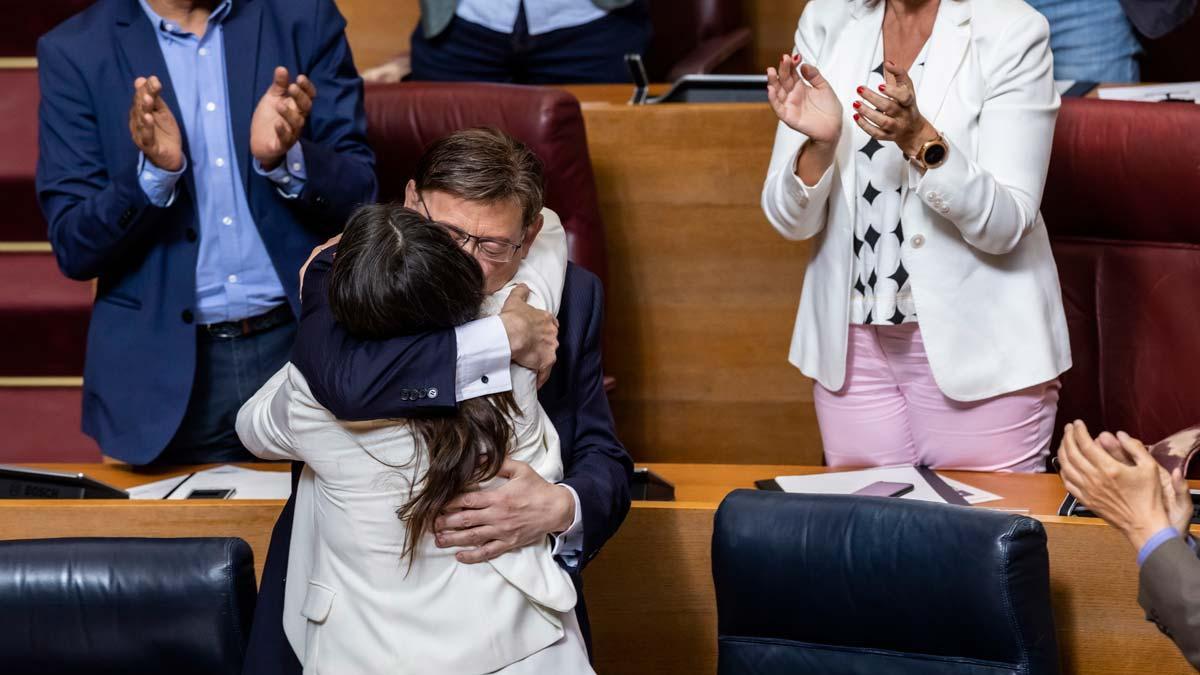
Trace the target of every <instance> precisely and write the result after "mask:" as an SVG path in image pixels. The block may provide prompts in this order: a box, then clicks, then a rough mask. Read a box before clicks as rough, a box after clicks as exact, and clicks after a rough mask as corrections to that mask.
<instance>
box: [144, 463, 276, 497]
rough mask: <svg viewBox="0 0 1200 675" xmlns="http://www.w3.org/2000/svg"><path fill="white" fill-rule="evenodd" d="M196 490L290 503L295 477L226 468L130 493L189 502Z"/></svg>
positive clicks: (168, 481) (195, 474)
mask: <svg viewBox="0 0 1200 675" xmlns="http://www.w3.org/2000/svg"><path fill="white" fill-rule="evenodd" d="M194 490H233V494H232V495H230V497H229V498H230V499H287V498H288V496H290V495H291V494H292V475H291V474H290V473H288V472H287V471H258V470H255V469H243V468H242V467H240V466H233V465H230V464H224V465H222V466H218V467H213V468H211V469H206V470H204V471H197V472H196V473H193V474H188V475H184V476H175V477H174V478H168V479H166V480H160V481H157V482H154V483H149V484H147V485H139V486H137V487H135V488H131V489H130V490H129V498H130V499H187V498H188V495H190V494H191V493H192V492H193V491H194Z"/></svg>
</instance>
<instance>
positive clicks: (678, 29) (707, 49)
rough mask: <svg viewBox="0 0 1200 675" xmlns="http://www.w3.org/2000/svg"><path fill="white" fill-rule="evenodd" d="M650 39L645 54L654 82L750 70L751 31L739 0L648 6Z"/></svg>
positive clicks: (659, 2)
mask: <svg viewBox="0 0 1200 675" xmlns="http://www.w3.org/2000/svg"><path fill="white" fill-rule="evenodd" d="M650 21H651V23H652V24H653V29H654V36H653V38H651V41H650V50H649V53H648V54H646V72H647V74H648V75H649V76H650V80H651V81H652V82H674V81H675V80H677V79H679V78H680V77H683V76H684V75H688V74H692V73H712V72H750V71H752V70H753V64H752V63H751V62H750V50H749V47H750V41H751V31H750V28H749V27H748V26H747V25H746V23H745V19H744V16H743V12H742V2H741V0H688V2H678V1H676V2H662V1H661V0H658V1H654V0H652V1H651V2H650Z"/></svg>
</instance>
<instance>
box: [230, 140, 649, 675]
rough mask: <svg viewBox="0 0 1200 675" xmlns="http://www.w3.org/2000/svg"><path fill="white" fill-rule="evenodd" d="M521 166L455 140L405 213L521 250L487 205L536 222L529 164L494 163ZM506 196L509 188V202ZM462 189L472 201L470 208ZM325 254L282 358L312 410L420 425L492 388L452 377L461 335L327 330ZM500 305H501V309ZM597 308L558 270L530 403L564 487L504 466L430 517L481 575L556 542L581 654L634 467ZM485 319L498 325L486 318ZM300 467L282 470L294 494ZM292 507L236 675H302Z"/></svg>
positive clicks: (586, 277)
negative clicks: (305, 389)
mask: <svg viewBox="0 0 1200 675" xmlns="http://www.w3.org/2000/svg"><path fill="white" fill-rule="evenodd" d="M497 137H499V140H498V138H497ZM455 141H458V142H455ZM481 149H482V150H484V151H483V152H480V150H481ZM529 154H531V153H528V150H527V149H525V148H524V146H521V145H520V144H519V143H516V142H515V141H512V140H511V139H508V138H507V137H504V136H503V135H502V134H499V133H498V132H490V131H483V132H481V131H479V130H474V131H470V132H460V133H459V134H456V135H455V136H452V137H449V138H448V139H443V140H442V141H439V142H438V143H435V144H434V146H432V147H431V148H430V149H429V151H427V153H426V155H425V157H424V158H423V159H422V161H421V163H420V164H419V165H418V168H417V175H416V177H415V179H414V180H413V181H411V182H410V183H409V189H408V194H407V196H406V200H405V203H406V205H407V206H409V207H410V208H414V209H422V210H424V211H427V212H428V215H429V216H430V217H431V218H433V219H435V220H437V221H438V222H443V223H448V224H449V225H451V226H455V227H457V228H460V229H459V233H465V234H468V235H471V239H468V240H467V241H466V243H465V244H464V246H467V247H471V248H469V249H468V250H471V251H472V252H473V253H474V254H475V255H476V256H477V258H480V257H481V256H483V257H486V255H487V252H486V251H483V250H482V248H481V246H482V244H478V243H477V242H476V245H473V244H472V242H474V241H475V238H477V237H479V236H483V237H484V239H485V240H487V239H489V238H492V240H493V241H496V239H495V237H497V235H498V234H502V233H503V231H504V230H505V229H507V230H509V231H510V232H511V234H509V235H507V236H503V237H502V238H503V239H505V240H508V241H521V237H522V235H521V234H520V233H521V232H522V226H521V220H522V216H521V211H520V210H519V209H516V208H510V207H511V206H512V204H508V203H507V202H509V201H510V200H508V199H507V198H506V199H500V200H497V199H495V195H496V194H512V192H513V191H514V190H515V191H516V192H517V193H528V192H535V193H536V195H535V196H534V197H533V198H532V199H522V200H521V201H523V202H525V204H526V206H525V211H526V213H525V215H524V219H525V220H526V222H528V221H529V219H530V218H531V217H533V216H534V215H535V214H537V213H538V212H539V211H540V209H541V184H542V180H541V174H540V165H539V164H538V163H537V162H536V161H535V162H533V163H532V165H531V163H529V162H527V161H521V160H520V159H518V160H516V161H513V162H506V161H500V162H496V161H495V160H496V158H498V157H505V156H508V157H517V158H520V157H522V156H527V155H529ZM488 175H494V176H500V177H509V178H510V179H511V183H510V184H508V185H505V184H504V180H503V178H501V179H500V180H499V181H498V182H495V183H491V182H489V183H487V184H481V181H480V180H479V177H480V176H488ZM513 185H515V186H516V187H515V188H514V189H509V188H510V187H511V186H513ZM530 185H536V189H530V188H529V187H528V186H530ZM522 186H524V187H522ZM472 189H475V190H476V192H475V194H477V195H479V197H478V198H473V197H472V196H471V195H472V192H471V190H472ZM497 228H499V229H497ZM489 229H490V231H489ZM532 236H536V234H534V235H531V236H530V238H526V239H525V240H524V241H523V242H522V243H521V248H524V249H527V247H528V244H529V243H531V237H532ZM513 245H515V244H513ZM334 253H336V249H327V250H325V251H323V252H321V253H320V254H319V255H318V256H317V257H316V258H315V259H314V260H313V261H312V263H311V264H310V265H309V268H308V270H307V272H306V275H305V277H304V291H303V292H304V303H303V313H302V315H301V319H300V332H299V336H298V337H297V340H296V346H295V349H294V350H293V353H292V363H293V364H294V365H295V366H296V367H297V368H299V369H300V371H301V372H302V373H303V374H304V377H305V380H306V381H307V382H308V385H309V388H310V389H311V390H312V393H313V395H314V396H315V397H316V398H317V400H318V401H320V402H321V404H322V405H324V406H325V407H326V408H328V409H329V410H330V411H331V412H333V413H334V414H336V415H337V416H338V417H340V418H342V419H347V420H368V419H385V418H406V417H419V416H427V415H436V414H446V413H451V412H453V411H454V403H453V401H454V400H455V397H454V396H452V397H451V398H450V399H448V400H447V399H444V398H443V397H442V396H440V395H436V396H435V395H431V394H429V393H428V392H429V391H431V389H432V388H441V389H451V390H458V391H459V392H460V394H461V392H462V391H463V390H468V391H469V390H471V388H472V387H474V386H475V383H473V382H472V380H476V381H478V383H481V384H483V385H487V386H489V387H492V388H493V390H494V389H495V384H496V383H495V380H496V379H497V377H498V376H497V373H496V370H495V369H494V368H493V369H492V375H491V377H490V379H489V376H488V375H482V376H480V375H479V373H478V372H472V374H471V376H469V377H464V376H463V374H464V372H465V371H467V370H472V371H474V369H473V368H471V367H465V366H468V365H469V364H468V363H467V362H468V361H470V360H471V359H469V358H467V357H468V355H467V354H464V346H465V345H467V341H466V340H464V339H463V337H464V335H463V334H462V333H461V328H460V329H455V330H449V331H439V332H434V333H427V334H422V335H416V336H405V337H398V338H393V339H391V340H385V341H378V342H374V341H360V340H356V339H355V338H353V337H351V336H350V335H349V333H347V332H346V331H345V329H343V328H342V327H341V325H340V324H338V323H337V322H336V320H335V319H334V317H333V314H332V312H331V311H330V309H329V304H328V300H327V297H326V296H327V292H326V288H327V282H328V276H329V273H330V270H331V269H332V263H333V255H334ZM502 257H504V256H502ZM480 263H481V265H483V266H484V269H485V273H487V272H488V271H490V272H491V274H490V275H489V277H490V278H489V281H488V283H489V285H491V286H496V285H503V283H505V282H507V281H508V280H509V279H511V278H512V275H513V273H514V272H515V270H516V265H515V264H508V263H507V262H500V263H497V262H496V261H495V259H492V260H488V259H481V260H480ZM516 293H517V291H514V295H516ZM509 304H513V301H512V299H511V298H510V300H509ZM509 304H506V306H505V309H506V311H507V310H508V309H509ZM517 304H520V303H517ZM525 307H526V309H528V308H527V306H525ZM603 308H604V297H603V289H602V287H601V285H600V280H599V279H598V278H596V276H595V275H594V274H592V273H590V272H588V271H587V270H584V269H583V268H581V267H577V266H576V265H574V264H569V265H568V267H567V275H566V283H565V284H564V287H563V299H562V305H561V308H560V310H559V313H558V331H557V343H558V349H557V359H556V360H555V362H554V364H553V367H552V369H551V370H550V371H549V373H548V375H549V379H547V380H546V382H545V384H544V385H543V386H542V387H541V389H540V390H539V393H538V400H539V401H540V402H541V404H542V407H543V409H545V411H546V413H547V414H548V415H549V416H550V419H551V421H552V423H553V424H554V427H555V429H556V430H557V431H558V434H559V438H560V442H561V448H562V459H563V466H564V470H565V475H564V477H563V481H562V483H561V484H560V485H552V484H550V483H547V482H546V481H545V480H543V479H542V478H541V477H540V476H539V475H538V474H537V473H536V472H535V471H533V469H531V468H530V467H528V466H527V465H524V464H522V463H521V462H517V461H514V460H508V461H506V462H505V466H504V468H503V469H502V470H501V474H502V475H504V476H505V477H507V478H508V479H509V482H508V483H507V484H505V485H504V486H502V487H500V488H497V489H494V490H488V491H486V492H474V493H470V495H471V497H472V499H471V500H467V501H465V502H464V500H463V499H462V498H460V499H458V500H455V502H454V503H452V505H455V503H456V506H457V507H458V508H461V509H462V510H461V511H458V512H457V513H454V514H449V515H446V516H443V517H442V518H439V519H438V522H437V523H436V524H435V528H436V530H437V542H438V545H439V546H442V547H468V548H467V549H465V550H462V551H460V552H459V553H458V554H457V556H458V559H459V560H460V561H461V562H464V563H467V564H478V563H482V562H484V561H486V560H488V559H490V558H494V557H496V556H498V555H500V554H502V553H504V552H506V551H508V550H510V549H512V548H516V547H518V546H523V545H526V544H530V543H533V542H536V541H538V540H542V539H544V538H545V537H547V536H548V535H554V536H555V554H556V556H557V559H558V560H559V562H560V564H562V565H563V567H564V568H566V570H567V571H568V572H569V573H570V574H571V577H572V578H573V579H574V581H575V585H576V590H577V591H578V592H579V604H578V605H577V606H576V617H577V618H578V620H579V625H580V628H581V631H582V633H583V636H584V639H585V641H586V642H587V643H588V646H589V649H590V645H591V639H590V637H591V636H590V631H589V626H588V620H587V612H586V609H585V607H584V603H583V595H582V591H583V588H582V577H581V572H582V570H583V568H584V566H585V565H587V563H588V562H590V561H591V560H592V559H593V558H595V557H596V555H597V554H598V553H599V551H600V547H601V546H603V545H604V543H605V542H606V541H607V540H608V539H609V537H611V536H612V535H613V534H614V533H615V532H616V531H617V528H618V527H620V525H621V523H622V522H623V521H624V519H625V515H626V513H628V511H629V477H630V475H631V473H632V470H633V462H632V460H631V459H630V457H629V455H628V453H626V452H625V448H624V447H623V446H622V445H621V442H620V441H619V440H618V439H617V436H616V430H615V428H614V425H613V419H612V413H611V411H610V409H609V405H608V397H607V394H606V393H605V391H604V371H603V368H602V365H601V350H600V347H601V336H602V333H603V325H604V315H603ZM487 320H488V319H483V320H480V321H487ZM493 320H497V321H498V319H496V318H495V317H493ZM473 323H479V322H473ZM467 325H468V326H470V325H471V324H467ZM513 334H514V335H515V334H516V332H515V331H514V333H513ZM494 341H495V342H499V343H502V344H501V346H502V347H504V348H505V350H504V353H505V354H508V347H509V346H510V344H509V343H511V346H512V349H511V353H512V358H513V359H516V360H518V362H521V363H523V364H524V365H526V366H529V367H536V365H535V364H531V363H528V362H527V359H528V358H529V357H528V355H527V354H525V353H518V352H519V351H520V352H524V351H525V350H523V349H520V348H519V347H518V346H517V344H516V343H517V340H514V339H513V338H511V337H510V338H509V339H508V341H507V343H505V331H504V330H499V329H498V330H497V333H496V335H495V338H494ZM468 349H469V350H470V351H474V352H479V351H480V350H479V349H477V348H475V347H468ZM535 351H536V350H535ZM502 361H503V362H502V363H501V364H500V366H501V370H502V371H503V373H504V376H506V373H507V370H508V357H507V356H505V357H504V358H503V359H502ZM431 385H433V386H432V388H431ZM471 393H474V395H482V394H484V393H492V392H489V391H478V390H476V391H474V392H471ZM439 394H440V392H439ZM469 397H470V395H469V394H468V395H466V396H463V395H459V396H458V397H457V398H458V400H462V399H464V398H469ZM300 468H301V467H300V466H299V465H295V466H293V472H292V478H293V487H294V485H295V482H296V480H297V479H298V478H299V470H300ZM564 486H565V487H566V488H567V489H566V490H564V489H563V487H564ZM293 491H294V490H293ZM565 495H569V496H565ZM293 507H294V499H292V500H289V501H288V503H287V505H286V506H285V507H284V510H283V512H282V513H281V514H280V517H279V520H278V522H277V523H276V524H275V529H274V531H273V532H272V534H271V544H270V548H269V550H268V553H267V559H266V564H265V566H264V569H263V576H262V583H261V585H260V589H259V598H258V606H257V608H256V610H255V615H254V623H253V626H252V628H251V635H250V646H249V651H248V653H247V657H246V662H245V666H244V668H243V672H245V673H247V674H248V675H249V674H251V673H253V674H255V675H260V674H267V673H299V672H300V663H299V661H298V660H297V658H296V655H295V654H294V653H293V651H292V648H291V646H290V645H289V644H288V641H287V638H286V636H285V635H284V632H283V621H282V617H283V602H284V587H285V581H286V579H285V577H286V574H287V567H288V550H289V546H290V544H291V533H292V521H293V513H294V511H293ZM464 515H470V522H466V523H464V522H462V520H461V519H462V517H463V516H464ZM480 602H481V603H483V604H484V605H486V602H487V600H486V598H481V599H480Z"/></svg>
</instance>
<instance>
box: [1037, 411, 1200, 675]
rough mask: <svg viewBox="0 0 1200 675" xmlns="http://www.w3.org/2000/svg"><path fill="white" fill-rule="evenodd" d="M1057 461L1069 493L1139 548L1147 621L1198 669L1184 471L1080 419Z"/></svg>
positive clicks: (1196, 592)
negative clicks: (1170, 467) (1094, 430)
mask: <svg viewBox="0 0 1200 675" xmlns="http://www.w3.org/2000/svg"><path fill="white" fill-rule="evenodd" d="M1058 461H1059V465H1060V467H1061V470H1062V479H1063V483H1064V484H1066V486H1067V489H1068V490H1069V491H1070V492H1071V494H1073V495H1075V497H1076V498H1077V499H1079V501H1080V502H1081V503H1083V504H1085V505H1086V506H1087V507H1088V508H1089V509H1091V510H1092V512H1093V513H1095V514H1096V515H1098V516H1100V517H1101V518H1103V519H1104V520H1105V521H1106V522H1107V523H1108V524H1110V525H1112V526H1113V527H1114V528H1116V529H1117V530H1119V531H1120V532H1121V533H1122V534H1124V535H1125V537H1126V538H1127V539H1128V540H1129V543H1130V544H1132V545H1133V547H1134V549H1136V550H1137V552H1138V556H1137V562H1138V567H1140V568H1141V571H1140V572H1139V576H1138V602H1139V603H1140V604H1141V605H1142V608H1143V609H1144V610H1146V618H1147V619H1149V620H1150V621H1153V622H1154V624H1155V625H1156V626H1158V628H1159V630H1161V631H1162V632H1163V634H1165V635H1166V636H1167V637H1169V638H1171V639H1172V640H1174V641H1175V644H1176V645H1178V646H1179V648H1180V650H1182V651H1183V655H1184V656H1185V657H1187V660H1188V661H1189V662H1190V663H1191V664H1192V666H1194V667H1196V668H1197V669H1200V558H1197V546H1196V542H1195V540H1194V539H1193V538H1192V536H1191V535H1190V534H1189V532H1188V527H1189V525H1190V524H1191V519H1192V498H1191V494H1190V492H1189V490H1188V485H1187V481H1185V480H1184V478H1183V475H1182V471H1181V469H1179V468H1176V469H1175V470H1174V472H1173V473H1170V474H1168V473H1167V472H1166V470H1165V469H1163V467H1162V466H1161V465H1160V464H1159V463H1158V461H1157V460H1155V459H1154V457H1153V456H1152V455H1151V454H1150V452H1149V451H1148V450H1147V449H1146V446H1145V445H1143V444H1142V443H1141V441H1139V440H1137V439H1135V438H1131V437H1130V436H1129V435H1128V434H1125V433H1124V432H1118V433H1117V434H1116V435H1113V434H1111V433H1108V432H1104V433H1102V434H1100V436H1099V437H1097V438H1095V439H1093V438H1092V436H1091V434H1090V433H1089V432H1088V429H1087V427H1086V426H1085V425H1084V424H1083V422H1079V421H1076V422H1074V423H1072V424H1069V425H1067V428H1066V433H1065V434H1064V436H1063V441H1062V445H1061V447H1060V448H1059V451H1058Z"/></svg>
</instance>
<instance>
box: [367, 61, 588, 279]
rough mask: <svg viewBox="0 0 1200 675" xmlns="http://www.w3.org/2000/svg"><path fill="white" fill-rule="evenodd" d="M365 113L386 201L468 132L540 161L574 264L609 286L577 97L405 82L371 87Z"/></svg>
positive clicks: (504, 88) (522, 89) (519, 88)
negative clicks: (486, 133)
mask: <svg viewBox="0 0 1200 675" xmlns="http://www.w3.org/2000/svg"><path fill="white" fill-rule="evenodd" d="M366 108H367V128H368V135H369V138H370V143H371V147H372V148H374V150H375V171H376V173H377V174H378V176H379V198H380V200H381V201H386V200H397V201H403V200H404V186H405V185H407V184H408V181H409V179H410V178H412V175H413V172H414V171H415V169H416V165H417V160H418V159H420V157H421V154H422V153H423V152H424V151H425V149H426V148H427V147H428V146H429V145H430V144H432V143H433V142H434V141H436V140H438V139H439V138H441V137H443V136H446V135H448V134H451V133H453V132H455V131H460V130H462V129H468V128H471V127H478V126H491V127H496V128H498V129H500V130H502V131H505V132H507V133H509V134H512V135H513V136H515V137H516V138H518V139H520V140H521V141H523V142H524V143H525V144H526V145H528V146H529V147H530V148H532V149H533V151H534V152H535V153H536V154H537V156H538V157H539V158H541V160H542V163H543V165H544V167H545V175H546V206H548V207H549V208H551V209H553V210H554V211H555V213H557V214H558V215H559V217H561V218H562V222H563V227H564V228H565V229H566V231H567V246H568V249H569V254H570V258H571V260H573V261H575V263H577V264H579V265H582V266H583V267H585V268H587V269H588V270H590V271H591V272H593V273H594V274H596V276H598V277H600V280H601V281H603V280H604V278H605V273H606V271H607V261H606V258H605V246H604V225H603V222H602V221H601V220H600V207H599V205H598V202H597V199H596V180H595V177H594V176H593V174H592V160H591V157H590V156H589V155H588V145H587V131H586V129H585V128H584V123H583V113H582V112H581V111H580V109H579V101H578V100H576V99H575V97H574V96H572V95H571V94H569V93H567V92H565V91H562V90H560V89H550V88H544V87H530V86H520V85H505V84H457V83H443V82H419V83H418V82H412V83H409V82H405V83H401V84H383V85H372V86H370V87H368V88H367V93H366Z"/></svg>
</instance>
